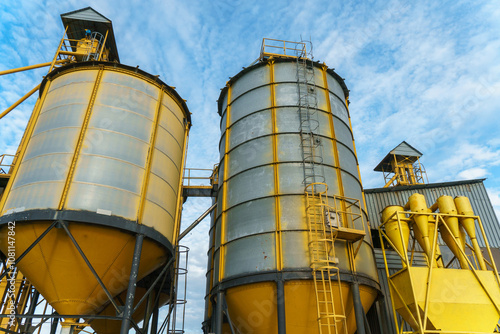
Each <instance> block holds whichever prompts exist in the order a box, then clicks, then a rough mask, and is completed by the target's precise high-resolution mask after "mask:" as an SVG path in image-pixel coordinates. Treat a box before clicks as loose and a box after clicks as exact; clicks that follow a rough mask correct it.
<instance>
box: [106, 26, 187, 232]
mask: <svg viewBox="0 0 500 334" xmlns="http://www.w3.org/2000/svg"><path fill="white" fill-rule="evenodd" d="M106 36H107V35H106ZM162 88H163V87H161V88H160V89H159V92H158V102H157V105H156V113H155V118H154V121H153V131H152V133H151V139H150V140H149V142H150V145H149V152H148V157H147V160H146V172H145V174H144V175H145V176H144V177H145V181H144V183H143V184H142V190H141V201H140V204H139V208H138V212H137V219H138V223H139V224H142V218H143V215H144V206H145V205H146V195H147V192H148V186H149V179H150V175H151V166H152V164H153V155H154V152H155V144H156V137H157V134H158V122H159V121H160V116H161V109H162V108H161V103H162V101H163V89H162ZM182 154H183V155H184V152H183V153H182ZM182 167H184V166H182ZM181 180H182V175H181ZM181 184H182V183H181ZM176 209H177V207H176ZM176 216H177V214H176ZM174 235H175V234H174ZM174 239H175V237H174Z"/></svg>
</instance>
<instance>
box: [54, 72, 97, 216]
mask: <svg viewBox="0 0 500 334" xmlns="http://www.w3.org/2000/svg"><path fill="white" fill-rule="evenodd" d="M103 72H104V66H102V65H101V66H99V70H98V71H97V77H96V79H95V83H94V87H93V88H92V94H91V95H90V100H89V104H88V105H87V110H86V111H85V118H84V119H83V124H82V128H81V129H80V134H79V136H78V141H77V144H76V148H75V152H74V153H73V158H72V159H71V165H70V167H69V171H68V176H67V177H66V182H65V184H64V188H63V193H62V195H61V200H60V201H59V206H58V208H57V209H58V210H62V209H63V208H64V204H65V202H66V199H67V197H68V192H69V188H70V187H71V181H72V180H73V175H74V173H75V167H76V162H77V161H78V157H79V156H80V151H81V149H82V145H83V141H84V139H85V134H86V133H87V128H88V125H89V120H90V115H91V114H92V109H93V108H94V102H95V98H96V96H97V92H98V90H99V85H100V83H101V79H102V74H103Z"/></svg>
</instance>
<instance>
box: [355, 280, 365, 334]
mask: <svg viewBox="0 0 500 334" xmlns="http://www.w3.org/2000/svg"><path fill="white" fill-rule="evenodd" d="M352 301H353V304H354V316H355V318H356V333H357V334H366V331H365V316H364V313H365V311H364V310H363V305H362V304H361V296H360V294H359V283H358V282H353V283H352Z"/></svg>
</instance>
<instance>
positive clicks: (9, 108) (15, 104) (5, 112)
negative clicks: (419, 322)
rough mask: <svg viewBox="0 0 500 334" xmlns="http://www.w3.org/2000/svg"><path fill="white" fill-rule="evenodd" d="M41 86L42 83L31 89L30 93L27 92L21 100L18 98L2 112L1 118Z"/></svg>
mask: <svg viewBox="0 0 500 334" xmlns="http://www.w3.org/2000/svg"><path fill="white" fill-rule="evenodd" d="M39 88H40V85H37V86H36V87H35V88H33V89H32V90H30V91H29V92H28V93H26V95H24V96H23V97H21V98H20V99H19V100H17V101H16V102H15V103H14V104H13V105H11V106H10V107H8V108H7V109H5V111H4V112H3V113H1V114H0V119H2V118H3V117H4V116H5V115H7V114H8V113H10V112H11V111H12V110H13V109H14V108H15V107H17V106H18V105H20V104H21V103H23V102H24V101H25V100H26V99H27V98H29V97H30V96H31V95H33V94H34V93H35V92H36V91H37V90H38V89H39Z"/></svg>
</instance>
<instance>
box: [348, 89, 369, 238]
mask: <svg viewBox="0 0 500 334" xmlns="http://www.w3.org/2000/svg"><path fill="white" fill-rule="evenodd" d="M345 105H346V108H347V117H348V118H349V129H350V130H351V133H353V132H352V124H351V113H350V112H349V97H348V96H346V98H345ZM352 147H353V149H354V156H355V157H356V168H357V169H358V177H359V183H361V197H362V198H363V207H362V209H363V210H364V211H365V212H368V210H367V209H366V201H365V189H364V188H363V181H362V180H361V171H360V170H359V162H358V153H357V152H356V143H355V142H354V137H353V138H352ZM361 218H362V219H363V214H362V213H361ZM363 222H364V220H363ZM366 226H367V227H368V233H367V234H368V235H369V236H370V240H371V237H372V234H371V230H370V222H368V221H367V222H366Z"/></svg>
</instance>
